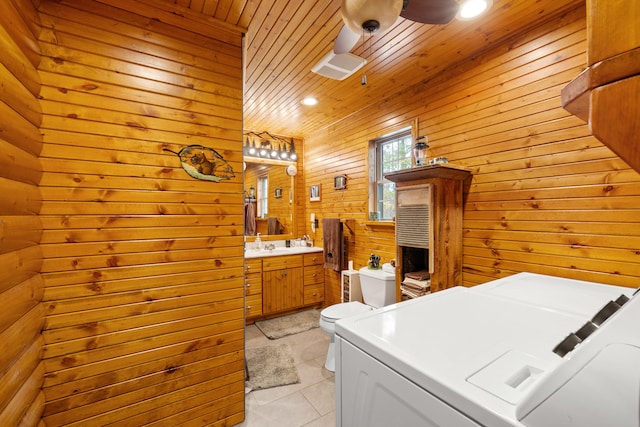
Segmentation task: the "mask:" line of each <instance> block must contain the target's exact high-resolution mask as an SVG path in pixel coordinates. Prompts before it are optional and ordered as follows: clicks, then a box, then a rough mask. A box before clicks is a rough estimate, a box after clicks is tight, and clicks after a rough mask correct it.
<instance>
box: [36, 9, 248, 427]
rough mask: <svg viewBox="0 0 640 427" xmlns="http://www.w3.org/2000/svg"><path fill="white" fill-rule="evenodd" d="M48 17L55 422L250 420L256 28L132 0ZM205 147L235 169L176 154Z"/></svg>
mask: <svg viewBox="0 0 640 427" xmlns="http://www.w3.org/2000/svg"><path fill="white" fill-rule="evenodd" d="M39 10H40V14H41V22H42V27H43V31H42V34H41V36H40V45H41V49H42V55H43V58H42V63H41V65H40V75H41V78H42V84H43V86H42V92H41V96H42V107H43V112H44V117H43V121H42V127H41V130H42V134H43V138H44V147H43V150H42V155H41V161H42V167H43V177H42V182H41V191H42V197H43V202H42V209H41V220H42V223H43V228H44V232H43V236H42V245H41V246H42V251H43V256H44V261H43V265H42V276H43V279H44V284H45V291H44V305H45V308H46V325H45V328H44V332H43V334H44V340H45V346H44V365H45V370H46V376H45V381H44V393H45V395H46V405H45V409H44V421H45V422H46V425H47V426H49V427H52V426H61V425H87V426H96V425H106V424H109V425H114V426H115V425H122V426H124V425H127V426H132V425H143V424H144V425H177V424H178V423H181V425H233V424H236V423H238V422H241V421H242V419H243V417H244V371H243V369H244V354H243V349H244V303H243V296H244V292H243V211H242V167H241V165H242V163H241V161H242V145H241V144H242V46H241V45H242V35H241V32H240V31H238V30H236V31H232V30H227V26H224V25H217V23H216V22H214V21H213V20H208V21H207V20H202V18H198V17H195V18H194V19H188V20H185V19H184V18H181V16H180V15H177V14H174V13H171V12H170V11H163V10H160V9H156V8H153V7H152V6H150V5H149V3H148V2H138V1H131V0H126V1H125V0H104V1H92V0H77V1H76V0H69V1H66V0H61V1H43V2H42V4H41V5H40V9H39ZM126 10H129V11H130V12H127V11H126ZM183 21H188V22H183ZM190 144H199V145H203V146H206V147H211V148H214V149H216V150H217V151H218V152H219V153H220V154H221V155H222V156H223V157H224V158H225V159H226V160H228V161H229V162H230V164H231V166H232V168H233V170H234V171H236V177H235V178H234V179H231V180H228V181H221V182H218V183H216V182H211V181H203V180H197V179H194V178H192V177H190V176H189V175H187V173H186V172H185V171H184V170H183V169H182V168H181V164H180V161H179V158H178V157H177V156H176V155H174V154H171V153H168V152H166V151H163V149H164V148H168V149H171V150H173V151H179V150H180V149H181V148H182V147H184V146H187V145H190ZM182 423H183V424H182Z"/></svg>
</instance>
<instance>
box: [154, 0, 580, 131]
mask: <svg viewBox="0 0 640 427" xmlns="http://www.w3.org/2000/svg"><path fill="white" fill-rule="evenodd" d="M146 1H153V0H146ZM156 1H158V0H156ZM160 1H166V2H169V3H175V5H174V7H177V8H181V9H184V8H187V9H190V11H188V12H189V13H193V12H195V13H198V14H203V15H206V16H207V17H214V18H217V19H219V20H223V21H225V22H227V23H229V24H232V25H236V26H240V27H244V28H246V29H247V32H246V40H245V47H246V58H245V64H246V74H245V75H246V77H245V93H244V121H245V122H244V126H245V128H246V129H251V130H256V131H264V130H266V131H269V132H271V133H275V134H281V135H290V136H296V137H305V136H306V135H309V134H310V133H313V132H315V131H318V130H321V129H323V128H326V127H327V126H330V125H331V124H332V123H335V122H338V121H341V120H347V119H348V117H349V116H350V115H351V114H353V113H354V112H355V111H358V110H360V109H362V108H366V107H367V106H369V105H372V104H377V103H379V102H380V101H381V100H382V99H384V98H385V97H388V96H391V95H393V94H395V96H412V95H411V90H410V88H411V86H413V85H415V84H417V83H420V82H423V81H424V80H428V79H431V78H433V77H434V76H436V75H438V74H439V73H442V72H445V71H446V70H447V69H449V68H450V67H452V66H455V65H456V64H458V63H460V62H461V61H463V60H465V59H466V58H470V57H473V56H474V55H477V54H478V53H479V52H480V51H482V50H484V49H486V48H487V46H489V45H491V44H492V43H496V42H497V41H500V40H502V39H504V38H505V37H509V36H512V35H514V34H515V33H519V32H522V31H524V30H525V29H527V28H530V27H532V26H533V25H537V24H539V23H540V22H542V21H545V20H548V19H560V16H561V15H562V14H563V13H565V12H566V11H567V10H570V9H573V8H574V7H576V6H577V5H579V4H581V3H584V0H535V1H533V0H494V4H493V7H492V8H491V10H490V11H489V12H488V13H487V14H485V15H484V16H483V17H481V18H479V19H478V20H476V21H466V22H463V21H458V20H455V19H454V20H453V21H452V22H450V23H449V24H447V25H442V26H434V25H425V24H420V23H416V22H412V21H409V20H406V19H403V18H399V20H398V21H397V22H396V24H395V25H394V26H393V27H392V28H391V29H390V30H388V31H387V32H386V33H384V34H374V35H373V37H371V38H369V37H367V40H366V43H365V44H364V46H363V43H362V40H360V41H359V42H358V45H357V46H356V47H355V48H354V49H353V51H352V52H353V53H355V54H356V55H359V56H363V57H365V58H366V59H367V61H368V63H367V65H366V66H365V67H364V68H363V70H364V72H365V73H366V75H367V81H368V83H367V85H365V86H362V85H361V76H362V71H358V72H356V73H355V74H354V75H352V76H350V77H348V78H347V79H345V80H343V81H337V80H331V79H328V78H325V77H322V76H320V75H317V74H315V73H312V72H311V68H312V67H313V66H314V64H316V63H317V62H318V61H319V60H320V59H321V58H322V57H323V56H324V55H325V54H327V53H328V52H329V51H330V50H332V49H333V43H334V40H335V38H336V36H337V34H338V32H339V30H340V28H341V27H342V17H341V15H340V3H341V1H340V0H314V1H311V0H307V1H301V0H290V1H287V0H277V1H276V0H160ZM398 93H400V95H398ZM305 96H314V97H316V98H317V99H318V100H319V101H320V103H319V105H317V106H314V107H306V106H304V105H301V103H300V101H301V100H302V99H303V98H304V97H305Z"/></svg>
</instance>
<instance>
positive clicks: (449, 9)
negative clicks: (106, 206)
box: [400, 0, 460, 25]
mask: <svg viewBox="0 0 640 427" xmlns="http://www.w3.org/2000/svg"><path fill="white" fill-rule="evenodd" d="M405 4H406V7H404V8H403V9H402V12H400V16H402V17H403V18H406V19H409V20H411V21H416V22H422V23H423V24H433V25H436V24H447V23H449V22H450V21H451V20H452V19H453V18H454V17H455V16H456V13H458V9H459V7H460V5H459V4H458V2H457V1H456V0H408V1H407V0H405Z"/></svg>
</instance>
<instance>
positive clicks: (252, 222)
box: [244, 202, 256, 236]
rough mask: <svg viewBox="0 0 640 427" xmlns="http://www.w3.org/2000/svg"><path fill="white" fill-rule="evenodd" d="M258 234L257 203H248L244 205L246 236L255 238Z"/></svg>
mask: <svg viewBox="0 0 640 427" xmlns="http://www.w3.org/2000/svg"><path fill="white" fill-rule="evenodd" d="M255 234H256V203H255V202H248V203H245V204H244V235H245V236H253V235H255Z"/></svg>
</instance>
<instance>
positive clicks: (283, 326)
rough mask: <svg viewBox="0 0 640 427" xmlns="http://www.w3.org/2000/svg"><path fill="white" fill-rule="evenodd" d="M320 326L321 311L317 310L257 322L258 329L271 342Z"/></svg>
mask: <svg viewBox="0 0 640 427" xmlns="http://www.w3.org/2000/svg"><path fill="white" fill-rule="evenodd" d="M318 326H320V310H315V309H314V310H307V311H302V312H300V313H295V314H290V315H288V316H281V317H276V318H274V319H269V320H261V321H259V322H256V327H257V328H258V329H260V331H261V332H262V333H263V334H265V336H266V337H267V338H269V339H270V340H275V339H278V338H282V337H286V336H287V335H292V334H297V333H300V332H304V331H308V330H309V329H313V328H317V327H318Z"/></svg>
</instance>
